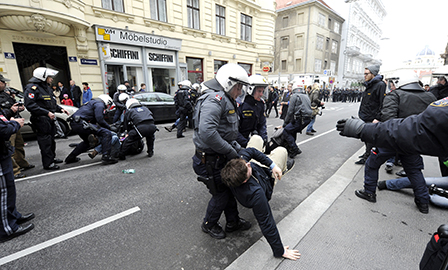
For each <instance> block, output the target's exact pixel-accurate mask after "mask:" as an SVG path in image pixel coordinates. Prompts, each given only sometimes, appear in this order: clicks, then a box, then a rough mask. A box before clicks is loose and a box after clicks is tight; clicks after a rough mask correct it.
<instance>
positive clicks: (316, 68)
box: [314, 59, 322, 72]
mask: <svg viewBox="0 0 448 270" xmlns="http://www.w3.org/2000/svg"><path fill="white" fill-rule="evenodd" d="M321 70H322V60H320V59H315V60H314V72H320V71H321Z"/></svg>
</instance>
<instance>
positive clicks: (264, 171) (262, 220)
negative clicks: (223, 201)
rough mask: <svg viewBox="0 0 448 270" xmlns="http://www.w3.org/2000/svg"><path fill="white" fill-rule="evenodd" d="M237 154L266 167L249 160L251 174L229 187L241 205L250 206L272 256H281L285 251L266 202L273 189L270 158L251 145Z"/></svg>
mask: <svg viewBox="0 0 448 270" xmlns="http://www.w3.org/2000/svg"><path fill="white" fill-rule="evenodd" d="M238 154H239V155H240V156H241V157H242V158H243V159H244V160H246V161H249V160H251V159H255V160H257V161H258V162H260V163H261V164H263V165H265V166H267V167H268V168H264V167H261V166H259V165H258V164H256V163H254V162H251V167H252V176H251V177H250V178H249V180H248V181H247V182H246V183H243V184H242V185H240V186H238V187H231V188H230V189H231V190H232V193H233V195H234V196H235V198H236V199H237V200H238V201H239V202H240V204H241V205H242V206H244V207H247V208H252V211H253V213H254V215H255V218H256V219H257V221H258V225H259V226H260V229H261V232H262V233H263V235H264V237H265V238H266V240H267V241H268V243H269V245H270V246H271V248H272V251H273V253H274V256H275V257H281V256H282V255H283V253H284V252H285V251H284V249H283V244H282V240H281V239H280V234H279V232H278V229H277V225H276V224H275V220H274V216H273V215H272V211H271V207H270V206H269V202H268V201H269V200H270V199H271V197H272V192H273V189H274V179H273V178H272V177H271V175H272V171H271V170H270V169H269V167H270V165H271V164H272V160H271V159H270V158H268V157H267V156H266V155H265V154H263V153H261V152H260V151H258V150H257V149H255V148H251V147H250V148H246V149H243V150H241V151H240V152H239V153H238Z"/></svg>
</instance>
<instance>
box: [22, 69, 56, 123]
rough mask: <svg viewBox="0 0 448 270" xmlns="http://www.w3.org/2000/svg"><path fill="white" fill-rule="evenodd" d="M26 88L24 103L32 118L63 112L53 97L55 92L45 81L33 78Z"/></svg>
mask: <svg viewBox="0 0 448 270" xmlns="http://www.w3.org/2000/svg"><path fill="white" fill-rule="evenodd" d="M29 82H30V83H29V84H27V86H26V87H25V93H24V94H23V95H24V103H25V107H26V109H27V110H28V111H29V112H30V113H31V115H32V116H43V115H48V112H52V113H54V112H62V108H61V107H60V106H59V105H58V104H57V102H56V98H55V97H54V95H53V90H52V89H51V88H50V86H49V85H48V84H47V83H46V82H43V81H40V80H39V79H36V78H34V77H33V78H31V79H30V80H29Z"/></svg>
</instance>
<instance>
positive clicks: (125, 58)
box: [104, 44, 142, 64]
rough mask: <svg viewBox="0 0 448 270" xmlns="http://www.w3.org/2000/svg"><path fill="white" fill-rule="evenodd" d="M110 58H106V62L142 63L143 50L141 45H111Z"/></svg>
mask: <svg viewBox="0 0 448 270" xmlns="http://www.w3.org/2000/svg"><path fill="white" fill-rule="evenodd" d="M109 47H110V48H109V55H110V58H108V59H104V60H105V62H106V63H110V62H114V63H117V62H119V63H122V64H142V50H141V49H140V47H133V46H123V45H115V44H110V45H109Z"/></svg>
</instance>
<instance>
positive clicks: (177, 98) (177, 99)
mask: <svg viewBox="0 0 448 270" xmlns="http://www.w3.org/2000/svg"><path fill="white" fill-rule="evenodd" d="M189 89H190V88H188V87H187V86H182V87H181V88H179V90H177V92H176V94H175V95H174V103H175V104H176V110H181V111H182V113H189V112H191V111H193V104H192V102H191V100H190V93H189V92H188V90H189Z"/></svg>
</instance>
